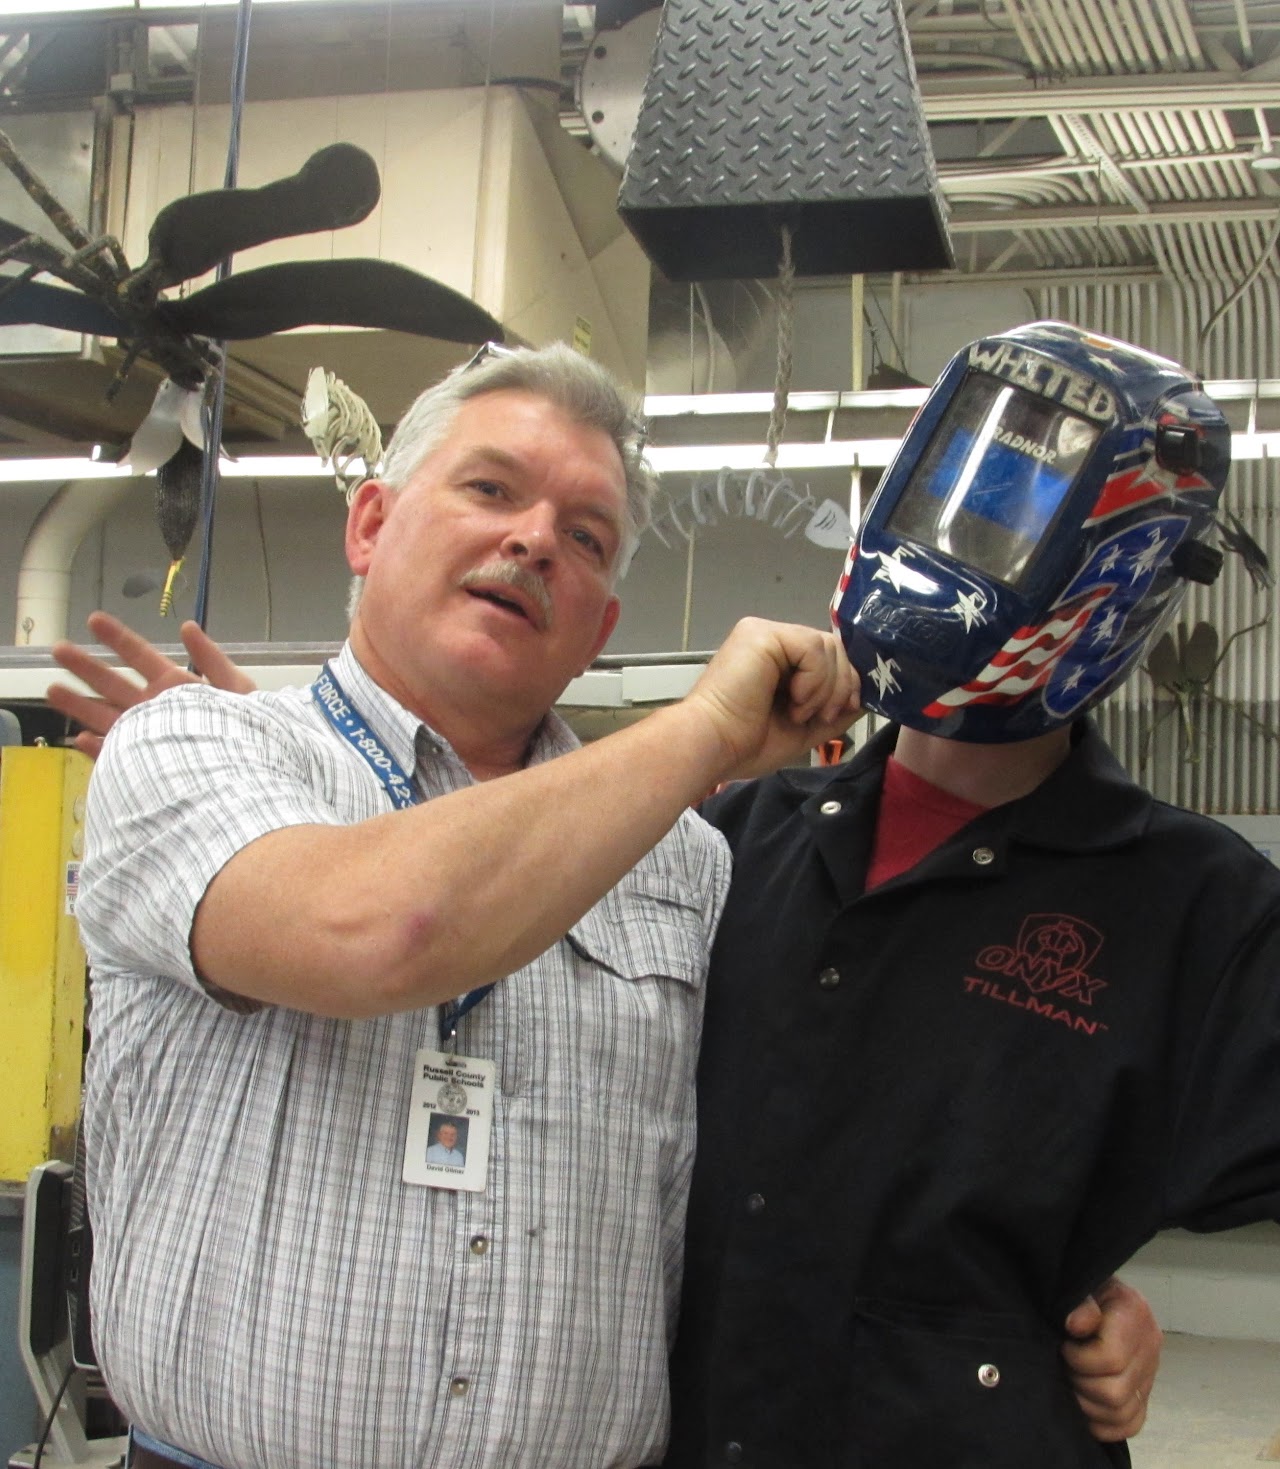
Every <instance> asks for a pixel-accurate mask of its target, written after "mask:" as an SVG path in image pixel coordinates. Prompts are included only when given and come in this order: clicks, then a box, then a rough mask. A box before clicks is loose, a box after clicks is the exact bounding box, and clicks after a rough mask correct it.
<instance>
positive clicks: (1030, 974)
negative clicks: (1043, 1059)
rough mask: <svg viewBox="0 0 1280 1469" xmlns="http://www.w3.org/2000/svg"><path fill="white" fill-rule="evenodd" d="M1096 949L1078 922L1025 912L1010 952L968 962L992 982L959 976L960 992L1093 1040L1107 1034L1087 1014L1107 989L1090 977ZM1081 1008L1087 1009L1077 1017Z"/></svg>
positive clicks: (1098, 939)
mask: <svg viewBox="0 0 1280 1469" xmlns="http://www.w3.org/2000/svg"><path fill="white" fill-rule="evenodd" d="M1101 948H1102V935H1101V934H1100V933H1099V932H1098V930H1097V929H1096V928H1094V927H1093V925H1092V924H1091V923H1086V922H1085V921H1084V919H1082V918H1072V917H1071V916H1070V915H1069V914H1066V913H1031V914H1028V916H1027V917H1026V918H1024V919H1023V920H1022V927H1021V928H1020V929H1019V930H1018V938H1017V942H1016V943H1015V944H1014V945H1013V946H1012V947H1010V946H1008V945H1005V944H991V945H990V946H989V947H987V948H985V949H982V950H980V951H979V953H978V957H977V959H976V960H975V961H974V962H975V964H976V966H977V968H979V969H982V970H985V971H986V972H987V974H988V975H990V976H992V977H991V978H980V977H977V976H975V975H965V977H964V987H965V990H966V991H967V993H969V994H979V995H982V996H983V998H985V999H989V1000H999V1001H1000V1002H1001V1003H1002V1004H1006V1005H1012V1006H1014V1007H1015V1008H1016V1009H1019V1010H1026V1011H1027V1012H1028V1013H1029V1014H1032V1015H1039V1016H1041V1017H1042V1018H1043V1019H1045V1020H1052V1021H1055V1022H1056V1023H1057V1024H1059V1025H1066V1026H1068V1027H1069V1028H1070V1029H1072V1030H1077V1031H1083V1032H1084V1033H1085V1034H1087V1035H1095V1034H1096V1033H1097V1032H1098V1031H1099V1030H1106V1029H1107V1026H1106V1024H1105V1023H1104V1022H1103V1021H1101V1020H1098V1019H1097V1018H1096V1017H1095V1016H1094V1015H1093V1013H1092V1011H1093V1004H1094V1000H1095V999H1096V997H1097V996H1098V994H1099V992H1100V991H1101V990H1104V989H1106V987H1107V981H1106V980H1105V979H1098V978H1097V977H1096V975H1094V974H1091V973H1090V970H1091V968H1092V966H1093V962H1094V960H1095V959H1096V958H1097V957H1098V952H1099V950H1100V949H1101ZM1001 980H1004V981H1006V983H1005V984H1002V983H1001ZM1063 1001H1070V1002H1071V1003H1070V1004H1069V1005H1067V1004H1064V1003H1063ZM1081 1006H1085V1007H1088V1008H1087V1010H1085V1011H1084V1012H1082V1011H1081V1009H1080V1007H1081Z"/></svg>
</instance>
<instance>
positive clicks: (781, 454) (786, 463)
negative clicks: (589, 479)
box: [645, 439, 901, 474]
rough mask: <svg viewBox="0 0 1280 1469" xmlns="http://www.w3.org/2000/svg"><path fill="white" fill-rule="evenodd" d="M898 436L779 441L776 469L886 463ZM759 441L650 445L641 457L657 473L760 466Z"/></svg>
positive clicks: (763, 448) (762, 459)
mask: <svg viewBox="0 0 1280 1469" xmlns="http://www.w3.org/2000/svg"><path fill="white" fill-rule="evenodd" d="M900 442H901V441H900V440H899V439H836V440H831V441H829V442H827V443H825V444H781V445H780V446H779V448H778V465H777V467H778V468H779V469H827V468H831V467H833V466H834V467H836V468H841V467H844V468H851V467H853V466H854V465H862V466H865V467H868V468H870V467H873V466H881V467H883V466H884V465H886V464H888V463H889V461H890V460H891V459H892V458H893V456H894V453H895V452H896V451H897V448H898V444H899V443H900ZM764 456H765V446H764V445H763V444H673V445H670V446H666V447H663V446H661V445H658V446H654V447H652V448H649V449H647V450H646V451H645V457H646V458H647V459H648V461H649V463H650V464H651V465H653V467H654V469H655V470H657V472H658V473H659V474H674V473H680V472H684V473H694V474H696V473H699V472H701V471H704V470H715V469H760V468H762V467H763V465H764Z"/></svg>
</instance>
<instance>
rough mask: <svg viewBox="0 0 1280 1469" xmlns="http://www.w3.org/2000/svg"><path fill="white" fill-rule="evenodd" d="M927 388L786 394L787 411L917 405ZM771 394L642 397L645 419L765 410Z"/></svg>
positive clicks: (925, 395) (827, 410)
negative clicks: (683, 414) (643, 398)
mask: <svg viewBox="0 0 1280 1469" xmlns="http://www.w3.org/2000/svg"><path fill="white" fill-rule="evenodd" d="M928 396H929V389H928V388H884V389H875V390H874V391H868V392H858V393H855V392H852V391H850V392H843V393H790V394H788V396H787V412H788V413H831V412H833V411H834V410H835V409H837V408H919V407H920V405H921V404H922V403H923V402H924V400H925V399H926V398H927V397H928ZM772 409H773V394H772V393H650V395H649V396H648V397H647V398H646V399H645V400H644V412H645V417H646V418H671V417H674V416H676V415H678V414H682V413H697V414H709V415H716V414H725V413H769V412H771V411H772Z"/></svg>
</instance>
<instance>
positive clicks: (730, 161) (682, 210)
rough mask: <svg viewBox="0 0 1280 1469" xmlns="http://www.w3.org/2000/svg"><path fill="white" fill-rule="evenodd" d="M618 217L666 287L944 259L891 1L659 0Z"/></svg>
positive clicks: (925, 264)
mask: <svg viewBox="0 0 1280 1469" xmlns="http://www.w3.org/2000/svg"><path fill="white" fill-rule="evenodd" d="M618 207H619V212H620V213H621V214H622V217H623V218H624V219H625V220H626V222H627V224H628V225H629V226H630V228H631V231H632V233H633V234H634V235H635V236H636V238H637V239H638V240H639V241H640V244H641V245H642V246H643V247H644V249H645V251H646V252H647V254H648V255H649V257H650V259H651V260H653V262H654V263H655V264H656V265H657V266H658V267H659V269H660V270H662V271H663V273H664V274H665V275H666V276H667V277H668V279H670V280H675V281H692V280H724V279H743V278H749V277H757V278H760V277H768V276H774V275H776V274H777V273H778V263H779V258H780V254H781V249H780V239H779V234H780V232H779V226H780V224H782V223H784V222H785V223H788V224H790V225H791V228H792V233H793V236H794V246H793V248H794V252H795V269H796V273H797V274H798V275H851V274H862V273H867V272H872V271H891V270H934V269H944V268H946V267H949V266H951V265H952V264H953V263H954V262H953V259H952V254H951V247H950V243H949V241H948V239H947V234H946V225H945V221H944V217H943V204H942V199H941V195H940V193H939V189H938V178H937V172H936V169H935V167H934V161H933V152H932V149H931V148H930V145H929V135H928V132H927V130H926V127H925V120H924V109H923V106H922V104H921V101H920V93H919V90H918V88H917V85H916V75H915V67H914V65H913V63H912V60H911V52H910V50H909V48H908V43H907V33H906V27H905V23H904V21H903V16H902V10H901V6H900V5H899V4H898V3H897V0H719V3H708V0H667V3H666V6H665V8H664V11H663V16H662V25H661V27H660V29H659V32H658V40H657V45H656V47H655V50H654V56H653V64H652V66H651V68H650V71H649V78H648V82H647V84H646V86H645V93H644V103H643V106H642V107H641V111H640V120H639V123H638V124H637V127H636V133H635V140H634V142H633V144H632V147H631V153H630V155H629V157H628V159H627V167H626V172H625V174H624V176H623V181H622V192H621V195H620V197H619V200H618Z"/></svg>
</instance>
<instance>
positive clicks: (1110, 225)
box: [947, 199, 1276, 235]
mask: <svg viewBox="0 0 1280 1469" xmlns="http://www.w3.org/2000/svg"><path fill="white" fill-rule="evenodd" d="M1275 217H1276V200H1274V199H1214V200H1211V201H1208V202H1204V203H1188V204H1153V205H1152V206H1151V207H1150V209H1149V211H1148V212H1147V213H1146V214H1138V213H1136V212H1135V211H1134V210H1132V209H1122V208H1119V207H1117V206H1116V205H1103V207H1102V208H1101V209H1099V208H1097V207H1096V206H1095V205H1093V204H1081V205H1079V206H1075V207H1066V208H1057V207H1054V206H1048V207H1046V206H1038V207H1028V208H1026V209H984V210H976V209H956V210H955V211H954V212H953V213H952V215H951V218H950V219H949V220H948V222H947V228H948V229H949V230H950V232H951V233H952V234H953V235H972V234H990V233H991V232H992V231H993V230H1079V229H1089V230H1092V229H1097V228H1101V229H1114V228H1116V227H1117V226H1122V227H1127V228H1130V229H1146V228H1157V227H1160V226H1163V225H1180V224H1194V225H1205V224H1225V223H1227V222H1232V223H1243V222H1249V221H1256V222H1257V223H1259V224H1270V223H1272V222H1273V221H1274V220H1275Z"/></svg>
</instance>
